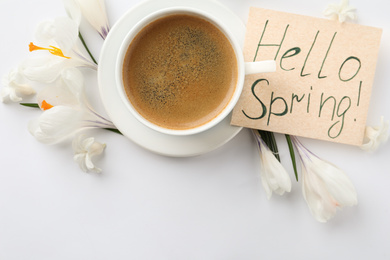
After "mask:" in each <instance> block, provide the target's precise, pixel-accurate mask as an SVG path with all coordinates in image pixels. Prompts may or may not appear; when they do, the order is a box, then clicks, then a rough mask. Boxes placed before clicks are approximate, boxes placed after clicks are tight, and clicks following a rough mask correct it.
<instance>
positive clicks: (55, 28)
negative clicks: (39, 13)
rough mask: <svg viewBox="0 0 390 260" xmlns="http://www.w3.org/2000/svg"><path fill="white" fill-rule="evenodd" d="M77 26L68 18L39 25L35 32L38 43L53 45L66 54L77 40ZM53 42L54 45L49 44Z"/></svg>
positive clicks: (60, 18)
mask: <svg viewBox="0 0 390 260" xmlns="http://www.w3.org/2000/svg"><path fill="white" fill-rule="evenodd" d="M78 35H79V29H78V24H77V23H76V22H75V21H73V20H72V19H70V18H69V17H58V18H56V19H55V20H54V21H46V22H43V23H40V24H39V25H38V27H37V29H36V31H35V37H36V39H37V40H38V41H39V42H42V43H46V44H50V45H55V47H58V48H60V49H61V50H62V52H63V53H64V54H65V56H66V54H68V53H69V51H70V50H71V49H72V47H73V46H74V45H75V44H76V41H77V40H78ZM52 42H54V43H55V44H51V43H52Z"/></svg>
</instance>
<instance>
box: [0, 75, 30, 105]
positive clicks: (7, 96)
mask: <svg viewBox="0 0 390 260" xmlns="http://www.w3.org/2000/svg"><path fill="white" fill-rule="evenodd" d="M2 85H3V88H2V89H1V91H0V99H1V101H2V102H7V101H8V100H11V101H12V102H20V101H22V100H23V98H22V97H20V95H23V96H28V95H32V94H35V90H34V89H33V88H32V87H31V86H30V85H29V84H27V83H26V80H25V78H24V77H23V75H22V74H21V73H20V71H19V69H18V68H16V69H13V70H11V71H10V73H8V74H7V75H4V77H3V78H2Z"/></svg>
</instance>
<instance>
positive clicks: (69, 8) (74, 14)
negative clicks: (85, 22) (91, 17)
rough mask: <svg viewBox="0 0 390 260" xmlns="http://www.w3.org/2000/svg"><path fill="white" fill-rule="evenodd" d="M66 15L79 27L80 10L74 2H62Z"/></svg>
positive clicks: (66, 0) (65, 0)
mask: <svg viewBox="0 0 390 260" xmlns="http://www.w3.org/2000/svg"><path fill="white" fill-rule="evenodd" d="M63 2H64V6H65V10H66V13H67V14H68V16H69V17H70V18H71V19H72V20H73V21H75V22H76V24H78V25H80V21H81V10H80V8H79V6H78V4H77V2H76V1H75V0H63Z"/></svg>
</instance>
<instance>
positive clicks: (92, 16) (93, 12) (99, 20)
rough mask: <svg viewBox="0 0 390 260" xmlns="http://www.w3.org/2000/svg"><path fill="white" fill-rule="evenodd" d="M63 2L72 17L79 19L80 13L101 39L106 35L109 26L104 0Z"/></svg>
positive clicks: (68, 0) (67, 0) (69, 0)
mask: <svg viewBox="0 0 390 260" xmlns="http://www.w3.org/2000/svg"><path fill="white" fill-rule="evenodd" d="M64 4H65V9H66V11H67V13H68V15H69V16H70V17H71V18H72V19H74V20H76V21H79V20H80V13H81V14H82V15H83V16H84V17H85V19H87V21H88V22H89V24H90V25H92V27H93V28H95V30H96V31H97V32H98V33H99V34H100V36H101V37H102V38H103V39H105V38H106V37H107V34H108V32H109V31H110V26H109V24H108V19H107V13H106V6H105V4H104V0H64Z"/></svg>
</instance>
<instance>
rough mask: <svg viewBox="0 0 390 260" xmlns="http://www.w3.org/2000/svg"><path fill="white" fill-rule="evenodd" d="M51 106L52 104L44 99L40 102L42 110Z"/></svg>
mask: <svg viewBox="0 0 390 260" xmlns="http://www.w3.org/2000/svg"><path fill="white" fill-rule="evenodd" d="M52 107H53V106H52V105H50V104H49V103H47V102H46V100H43V101H42V104H41V109H42V110H44V111H45V110H48V109H50V108H52Z"/></svg>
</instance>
